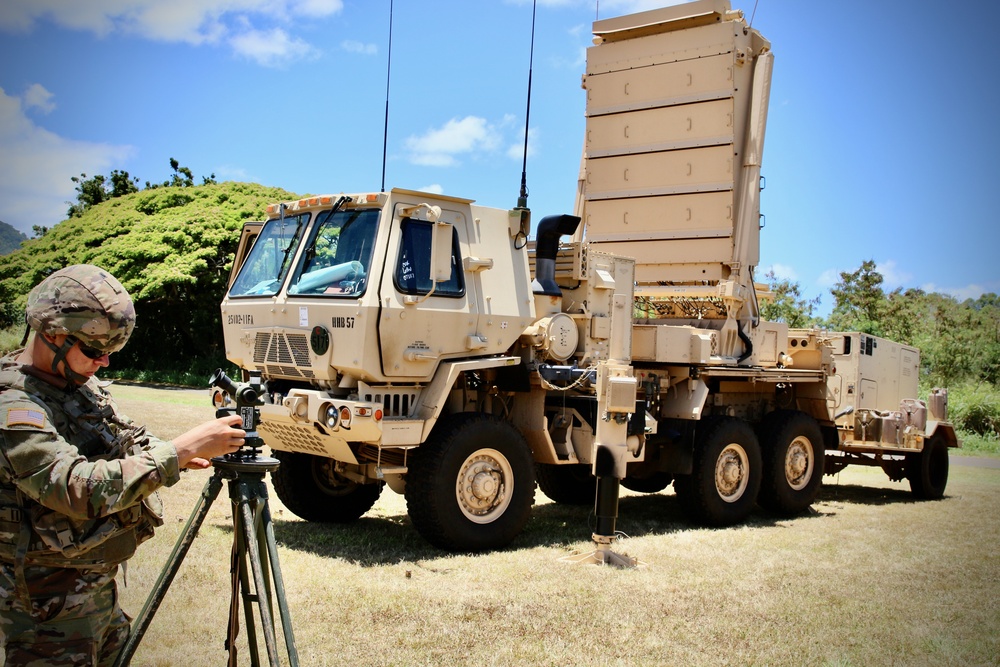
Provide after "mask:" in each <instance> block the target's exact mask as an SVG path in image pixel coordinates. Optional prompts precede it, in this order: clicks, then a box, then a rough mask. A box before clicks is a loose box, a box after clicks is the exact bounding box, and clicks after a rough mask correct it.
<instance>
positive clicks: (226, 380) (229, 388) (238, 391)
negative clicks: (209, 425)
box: [208, 368, 264, 462]
mask: <svg viewBox="0 0 1000 667" xmlns="http://www.w3.org/2000/svg"><path fill="white" fill-rule="evenodd" d="M208 383H209V385H210V386H213V387H219V388H220V389H222V390H223V391H225V392H226V394H227V395H228V396H229V397H230V398H231V399H232V400H233V402H234V403H235V405H236V407H232V408H230V407H222V406H219V405H216V410H215V416H216V417H226V416H228V415H236V414H238V415H239V416H240V418H241V419H242V420H243V425H242V428H243V430H244V431H246V432H247V435H246V444H244V445H243V446H242V447H240V449H239V450H238V451H236V452H234V453H232V454H226V455H225V456H223V457H217V458H222V459H223V460H225V461H232V462H237V461H253V460H256V459H257V458H258V456H259V454H260V450H261V447H263V446H264V440H263V439H262V438H261V437H260V436H259V435H257V425H258V424H259V423H260V408H259V407H258V406H259V405H261V404H263V402H264V399H263V398H262V395H261V394H262V386H261V381H260V371H250V382H246V383H243V382H241V383H236V382H233V380H232V379H230V377H229V376H228V375H226V374H225V373H224V372H223V370H222V369H221V368H217V369H216V370H215V372H214V373H213V374H212V377H210V378H209V380H208Z"/></svg>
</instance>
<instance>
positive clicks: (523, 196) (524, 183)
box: [517, 0, 538, 208]
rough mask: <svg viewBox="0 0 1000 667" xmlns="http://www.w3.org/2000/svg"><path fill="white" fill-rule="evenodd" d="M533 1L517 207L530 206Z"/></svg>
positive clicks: (535, 2)
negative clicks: (529, 127) (529, 136)
mask: <svg viewBox="0 0 1000 667" xmlns="http://www.w3.org/2000/svg"><path fill="white" fill-rule="evenodd" d="M537 4H538V3H537V0H533V1H532V3H531V49H530V51H529V52H528V103H527V108H526V109H525V111H524V160H523V162H522V163H521V193H520V195H519V196H518V198H517V208H528V120H529V118H530V117H531V69H532V66H533V65H534V61H535V7H536V6H537Z"/></svg>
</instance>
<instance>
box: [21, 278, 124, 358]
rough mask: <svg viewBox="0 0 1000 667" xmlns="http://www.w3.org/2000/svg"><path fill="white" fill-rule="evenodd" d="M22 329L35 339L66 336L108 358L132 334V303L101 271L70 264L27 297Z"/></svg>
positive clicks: (119, 285)
mask: <svg viewBox="0 0 1000 667" xmlns="http://www.w3.org/2000/svg"><path fill="white" fill-rule="evenodd" d="M25 319H26V320H27V322H28V326H30V327H31V328H32V329H34V330H35V331H37V332H39V333H44V334H49V335H58V334H68V335H70V336H73V337H75V338H78V339H79V340H80V341H81V342H83V344H84V345H89V346H90V347H93V348H96V349H98V350H101V351H102V352H105V353H107V354H110V353H112V352H117V351H118V350H120V349H122V348H123V347H124V346H125V343H126V342H127V341H128V337H129V336H130V335H132V329H133V328H135V308H134V306H133V305H132V297H130V296H129V295H128V292H127V291H125V288H124V287H122V284H121V283H120V282H118V280H117V279H116V278H115V277H114V276H112V275H111V274H110V273H108V272H107V271H105V270H104V269H101V268H98V267H96V266H92V265H90V264H76V265H74V266H68V267H66V268H65V269H61V270H59V271H56V272H55V273H53V274H52V275H50V276H49V277H48V278H46V279H45V280H43V281H42V282H40V283H39V284H38V285H36V286H35V288H34V289H33V290H31V293H30V294H28V306H27V308H26V309H25Z"/></svg>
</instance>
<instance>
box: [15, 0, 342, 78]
mask: <svg viewBox="0 0 1000 667" xmlns="http://www.w3.org/2000/svg"><path fill="white" fill-rule="evenodd" d="M3 1H4V8H3V11H2V12H0V30H7V31H19V32H30V31H31V30H33V29H35V27H36V25H37V24H38V23H40V22H42V21H51V22H52V23H54V24H56V25H58V26H61V27H63V28H67V29H70V30H80V31H85V32H92V33H94V34H95V35H98V36H100V37H105V36H107V35H110V34H113V33H121V34H127V35H138V36H140V37H143V38H146V39H150V40H154V41H160V42H183V43H187V44H192V45H196V46H197V45H201V44H228V45H230V46H231V47H232V48H233V49H234V50H235V51H236V52H237V53H238V54H239V55H242V56H245V57H249V58H250V59H252V60H254V61H256V62H258V63H260V64H263V65H268V66H271V65H278V64H282V63H285V62H287V61H289V60H292V59H295V58H307V57H312V56H314V55H315V54H316V53H317V52H318V51H317V49H316V48H315V47H313V46H311V45H309V44H307V43H306V42H305V41H303V40H302V39H299V38H295V39H293V38H290V37H289V35H288V33H287V32H285V31H284V30H283V29H281V26H282V25H284V26H290V27H292V28H294V26H295V25H296V20H297V19H301V18H323V17H326V16H331V15H333V14H336V13H338V12H340V11H341V9H343V6H344V5H343V0H171V2H162V0H105V1H104V2H99V3H98V2H66V0H3ZM275 24H278V25H277V26H276V25H275ZM271 38H276V39H278V40H279V41H278V42H277V43H273V44H272V43H268V41H267V40H268V39H271Z"/></svg>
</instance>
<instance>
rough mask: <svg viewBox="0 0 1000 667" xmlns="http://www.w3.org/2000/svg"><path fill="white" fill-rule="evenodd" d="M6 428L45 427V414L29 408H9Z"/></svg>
mask: <svg viewBox="0 0 1000 667" xmlns="http://www.w3.org/2000/svg"><path fill="white" fill-rule="evenodd" d="M7 426H34V427H36V428H42V427H43V426H45V413H44V412H42V411H41V410H32V409H30V408H9V409H8V410H7Z"/></svg>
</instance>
